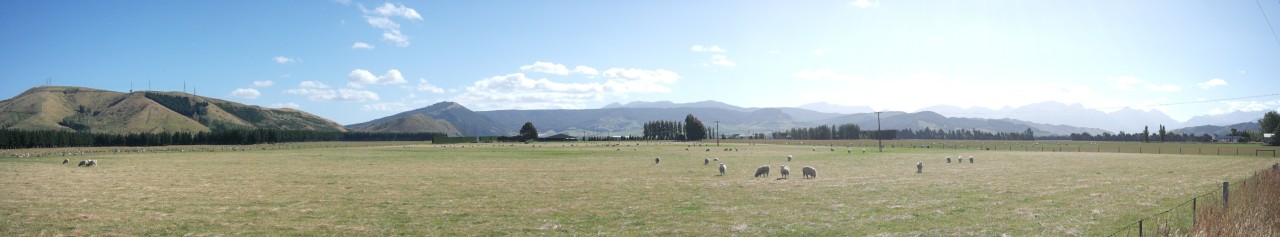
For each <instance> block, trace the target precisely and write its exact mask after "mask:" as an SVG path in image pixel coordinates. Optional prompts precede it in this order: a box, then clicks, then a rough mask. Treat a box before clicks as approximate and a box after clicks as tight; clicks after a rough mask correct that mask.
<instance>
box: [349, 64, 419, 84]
mask: <svg viewBox="0 0 1280 237" xmlns="http://www.w3.org/2000/svg"><path fill="white" fill-rule="evenodd" d="M347 80H348V82H347V86H351V87H353V88H364V85H390V84H404V83H406V82H408V81H406V80H404V75H402V74H400V70H396V69H391V70H387V73H386V74H382V76H374V75H373V73H371V72H369V71H367V70H364V69H356V70H351V73H350V74H347Z"/></svg>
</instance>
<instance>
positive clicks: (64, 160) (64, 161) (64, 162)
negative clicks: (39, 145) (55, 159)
mask: <svg viewBox="0 0 1280 237" xmlns="http://www.w3.org/2000/svg"><path fill="white" fill-rule="evenodd" d="M67 162H71V160H69V159H62V164H64V165H65V164H67Z"/></svg>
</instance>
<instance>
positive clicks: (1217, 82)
mask: <svg viewBox="0 0 1280 237" xmlns="http://www.w3.org/2000/svg"><path fill="white" fill-rule="evenodd" d="M1225 85H1227V80H1222V78H1214V79H1209V80H1208V81H1205V82H1201V83H1196V86H1199V87H1200V89H1209V88H1213V87H1219V86H1225Z"/></svg>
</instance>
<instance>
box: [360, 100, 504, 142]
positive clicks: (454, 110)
mask: <svg viewBox="0 0 1280 237" xmlns="http://www.w3.org/2000/svg"><path fill="white" fill-rule="evenodd" d="M415 115H420V116H415ZM491 118H492V117H491V116H484V115H481V114H479V113H476V112H475V111H471V109H467V107H464V106H462V105H461V104H458V103H455V102H449V101H445V102H440V103H436V104H433V105H431V106H427V107H422V108H419V109H415V110H410V111H405V112H401V113H398V114H395V115H391V116H387V117H382V118H379V119H374V120H371V121H368V122H363V123H357V124H351V125H347V126H346V127H347V129H351V130H353V131H379V132H439V133H445V134H448V135H450V136H461V135H481V136H507V135H512V134H515V131H516V129H519V128H520V127H519V125H516V126H514V127H512V126H499V125H498V124H496V123H494V121H493V120H492V119H491ZM436 120H439V121H436Z"/></svg>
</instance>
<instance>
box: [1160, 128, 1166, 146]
mask: <svg viewBox="0 0 1280 237" xmlns="http://www.w3.org/2000/svg"><path fill="white" fill-rule="evenodd" d="M1164 133H1165V132H1164V124H1161V125H1160V142H1164Z"/></svg>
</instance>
